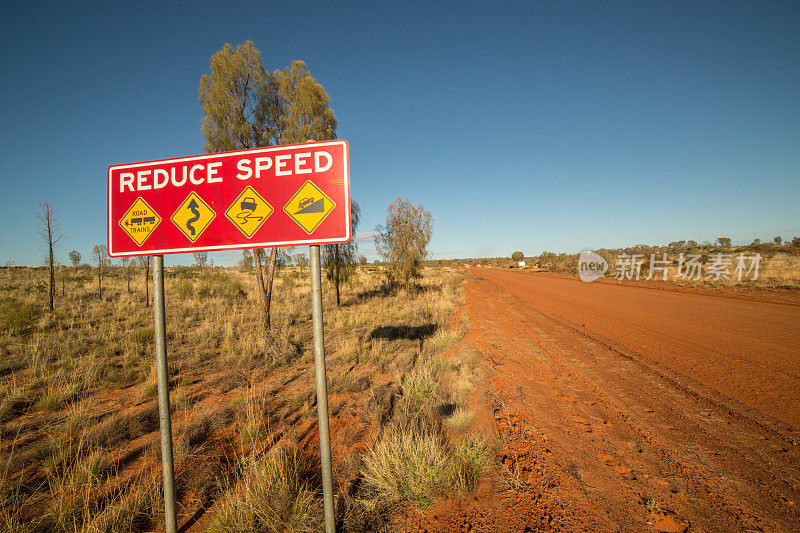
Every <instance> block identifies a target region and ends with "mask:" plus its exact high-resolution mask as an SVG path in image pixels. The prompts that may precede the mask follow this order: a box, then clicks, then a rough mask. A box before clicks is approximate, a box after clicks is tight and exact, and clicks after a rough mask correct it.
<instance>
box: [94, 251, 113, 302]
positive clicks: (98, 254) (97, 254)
mask: <svg viewBox="0 0 800 533" xmlns="http://www.w3.org/2000/svg"><path fill="white" fill-rule="evenodd" d="M92 255H93V256H94V260H95V261H97V294H98V296H100V299H102V298H103V267H104V266H107V265H108V264H109V263H110V260H109V259H108V253H107V248H106V245H105V244H96V245H95V246H94V248H93V249H92Z"/></svg>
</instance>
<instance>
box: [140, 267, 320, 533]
mask: <svg viewBox="0 0 800 533" xmlns="http://www.w3.org/2000/svg"><path fill="white" fill-rule="evenodd" d="M153 314H154V315H155V338H156V373H157V376H158V421H159V424H160V426H161V463H162V465H163V470H164V525H165V527H166V531H167V533H176V531H177V530H178V527H177V522H176V519H175V468H174V466H173V463H172V422H171V421H170V414H169V372H168V371H167V321H166V317H165V304H164V256H163V255H154V256H153ZM326 421H327V420H326Z"/></svg>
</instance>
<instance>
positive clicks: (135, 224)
mask: <svg viewBox="0 0 800 533" xmlns="http://www.w3.org/2000/svg"><path fill="white" fill-rule="evenodd" d="M160 223H161V217H160V216H158V215H157V214H156V212H155V211H153V208H152V207H150V206H149V205H147V202H145V201H144V200H142V197H141V196H140V197H139V198H137V199H136V201H135V202H133V205H131V207H130V209H128V212H127V213H125V214H124V215H122V218H121V219H119V225H120V226H121V227H122V229H123V230H125V233H127V234H128V235H130V237H131V239H133V241H134V242H135V243H136V244H138V245H139V246H141V245H142V244H143V243H144V241H146V240H147V238H148V237H149V236H150V234H151V233H153V230H154V229H156V226H158V225H159V224H160Z"/></svg>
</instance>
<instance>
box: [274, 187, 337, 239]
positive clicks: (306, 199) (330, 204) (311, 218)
mask: <svg viewBox="0 0 800 533" xmlns="http://www.w3.org/2000/svg"><path fill="white" fill-rule="evenodd" d="M335 207H336V204H335V203H334V201H333V200H331V199H330V198H329V197H328V195H327V194H325V193H324V192H322V191H321V190H320V189H319V187H317V186H316V185H314V184H313V183H311V181H307V182H305V183H304V184H303V186H302V187H300V190H298V191H297V192H296V193H294V196H292V198H291V200H289V202H287V204H286V205H285V206H283V210H284V211H285V212H286V214H287V215H289V216H290V217H291V218H292V220H294V221H295V222H297V224H298V225H299V226H300V227H301V228H303V230H305V232H306V233H308V234H309V235H311V234H312V233H314V230H315V229H317V226H319V225H320V224H321V223H322V221H323V220H325V218H326V217H327V216H328V215H329V214H330V213H331V211H333V209H334V208H335Z"/></svg>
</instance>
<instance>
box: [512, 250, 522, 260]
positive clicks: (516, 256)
mask: <svg viewBox="0 0 800 533" xmlns="http://www.w3.org/2000/svg"><path fill="white" fill-rule="evenodd" d="M523 259H525V254H523V253H522V252H514V253H513V254H511V260H512V261H516V262H520V261H522V260H523Z"/></svg>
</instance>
